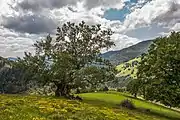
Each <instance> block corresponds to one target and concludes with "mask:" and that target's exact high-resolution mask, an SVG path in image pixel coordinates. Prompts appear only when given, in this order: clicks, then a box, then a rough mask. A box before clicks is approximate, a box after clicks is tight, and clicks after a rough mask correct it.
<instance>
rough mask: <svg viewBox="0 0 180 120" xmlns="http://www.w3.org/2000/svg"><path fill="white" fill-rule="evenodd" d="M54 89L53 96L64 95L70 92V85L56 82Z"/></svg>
mask: <svg viewBox="0 0 180 120" xmlns="http://www.w3.org/2000/svg"><path fill="white" fill-rule="evenodd" d="M56 87H57V88H56V91H55V96H57V97H60V96H63V97H66V96H68V95H69V94H70V87H69V86H68V85H65V84H56Z"/></svg>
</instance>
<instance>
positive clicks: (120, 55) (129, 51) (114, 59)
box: [101, 40, 153, 65]
mask: <svg viewBox="0 0 180 120" xmlns="http://www.w3.org/2000/svg"><path fill="white" fill-rule="evenodd" d="M152 42H153V40H147V41H142V42H140V43H138V44H135V45H132V46H130V47H127V48H124V49H122V50H117V51H109V52H106V53H104V54H102V55H101V56H102V57H103V58H105V59H108V60H110V62H111V63H112V64H114V65H119V64H121V63H123V62H127V61H129V60H131V59H134V58H136V57H138V56H140V55H141V54H143V53H146V52H147V51H148V48H149V46H150V45H151V43H152Z"/></svg>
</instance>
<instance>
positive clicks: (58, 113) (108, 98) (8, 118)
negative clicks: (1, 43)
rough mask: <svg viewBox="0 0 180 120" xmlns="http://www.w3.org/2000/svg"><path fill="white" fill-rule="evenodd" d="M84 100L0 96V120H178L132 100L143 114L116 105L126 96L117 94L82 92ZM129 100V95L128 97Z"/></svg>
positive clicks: (173, 113) (179, 115)
mask: <svg viewBox="0 0 180 120" xmlns="http://www.w3.org/2000/svg"><path fill="white" fill-rule="evenodd" d="M80 96H82V97H83V99H84V100H83V102H77V101H71V100H66V99H64V98H55V97H42V96H22V95H0V120H179V119H180V113H178V112H176V111H173V110H171V109H167V108H164V107H162V106H158V105H155V104H151V103H148V102H145V101H141V100H136V99H132V101H133V102H134V103H135V105H136V106H137V107H142V108H150V109H151V112H150V113H146V112H142V111H139V110H138V109H137V110H127V109H125V108H121V107H119V106H118V104H119V103H120V101H122V100H124V99H127V97H125V96H123V95H121V94H119V93H116V92H114V93H86V94H81V95H80ZM129 99H131V98H129Z"/></svg>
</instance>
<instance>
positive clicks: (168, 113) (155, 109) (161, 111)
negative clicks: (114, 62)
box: [81, 92, 180, 119]
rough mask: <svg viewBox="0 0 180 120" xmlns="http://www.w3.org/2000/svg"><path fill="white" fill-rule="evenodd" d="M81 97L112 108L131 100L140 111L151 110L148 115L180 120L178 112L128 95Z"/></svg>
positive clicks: (86, 95)
mask: <svg viewBox="0 0 180 120" xmlns="http://www.w3.org/2000/svg"><path fill="white" fill-rule="evenodd" d="M81 96H82V97H83V98H84V99H86V100H87V101H94V100H95V101H94V102H97V101H102V103H103V102H104V103H105V104H106V105H108V106H110V107H117V105H118V104H120V102H121V101H122V100H125V99H129V100H131V101H132V102H133V103H134V105H135V106H136V107H137V108H138V109H142V108H143V109H149V110H150V112H149V113H148V114H152V115H155V116H161V117H164V118H169V119H180V112H178V111H175V110H172V109H169V108H166V107H164V106H161V105H157V104H154V103H151V102H147V101H145V100H141V99H135V98H132V97H130V96H128V95H125V94H124V95H123V94H121V93H118V92H109V93H85V94H81Z"/></svg>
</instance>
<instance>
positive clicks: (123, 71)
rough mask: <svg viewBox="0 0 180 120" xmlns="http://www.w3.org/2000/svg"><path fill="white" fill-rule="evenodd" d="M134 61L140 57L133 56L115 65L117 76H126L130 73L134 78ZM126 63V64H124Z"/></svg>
mask: <svg viewBox="0 0 180 120" xmlns="http://www.w3.org/2000/svg"><path fill="white" fill-rule="evenodd" d="M134 61H138V62H140V61H141V58H134V59H132V60H130V61H128V62H125V63H121V64H120V65H118V66H117V67H116V69H117V70H118V71H119V73H118V75H117V76H128V75H130V76H131V77H132V78H136V73H137V65H133V62H134ZM126 64H127V66H126Z"/></svg>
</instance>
